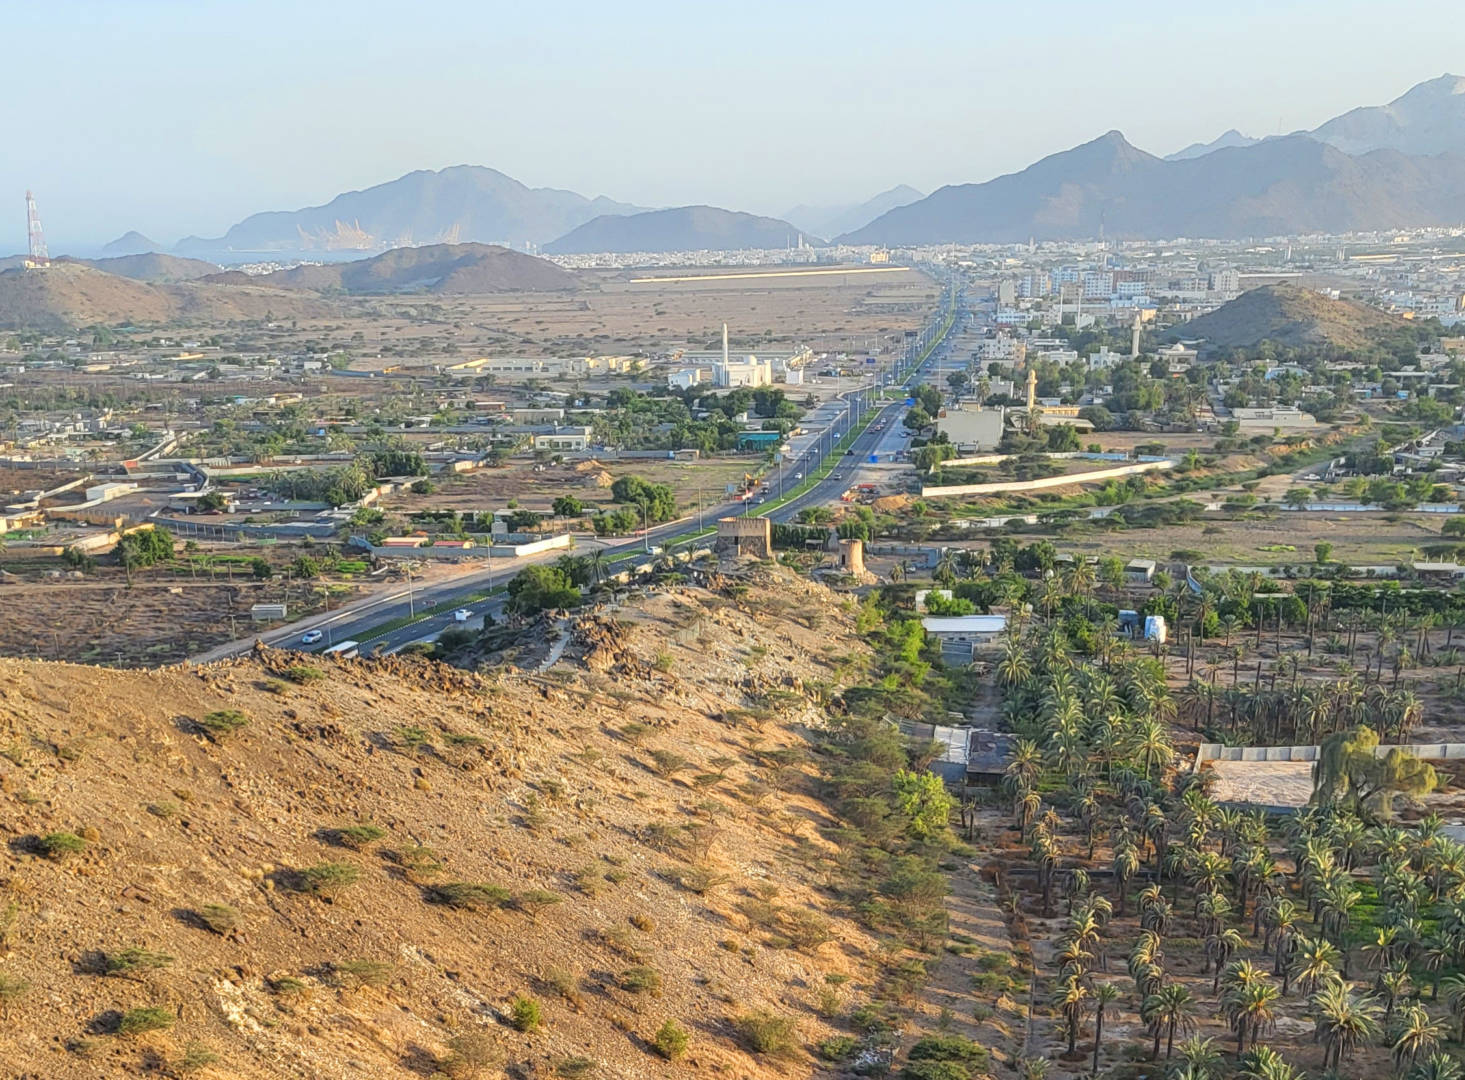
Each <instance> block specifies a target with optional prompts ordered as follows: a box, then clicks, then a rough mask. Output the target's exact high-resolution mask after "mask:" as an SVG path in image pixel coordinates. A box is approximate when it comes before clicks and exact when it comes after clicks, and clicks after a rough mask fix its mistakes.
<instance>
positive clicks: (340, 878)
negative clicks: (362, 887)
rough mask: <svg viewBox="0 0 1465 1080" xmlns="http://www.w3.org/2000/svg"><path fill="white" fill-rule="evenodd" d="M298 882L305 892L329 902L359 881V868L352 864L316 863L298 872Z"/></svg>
mask: <svg viewBox="0 0 1465 1080" xmlns="http://www.w3.org/2000/svg"><path fill="white" fill-rule="evenodd" d="M300 880H301V882H302V883H303V884H304V886H305V891H306V892H308V893H311V894H313V895H315V896H320V897H324V898H325V899H327V900H331V899H334V898H335V897H337V896H339V895H340V894H341V893H342V892H344V891H345V890H346V889H348V888H350V887H351V886H352V885H355V884H356V883H357V882H358V881H360V880H361V867H359V866H356V865H355V864H354V863H334V862H332V863H316V864H315V865H314V866H307V867H306V868H305V869H304V870H302V871H300Z"/></svg>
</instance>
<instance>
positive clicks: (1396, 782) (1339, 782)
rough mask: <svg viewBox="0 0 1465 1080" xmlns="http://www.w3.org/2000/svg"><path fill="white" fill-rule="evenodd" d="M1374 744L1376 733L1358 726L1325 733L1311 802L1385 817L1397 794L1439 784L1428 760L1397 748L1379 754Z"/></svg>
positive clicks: (1416, 792)
mask: <svg viewBox="0 0 1465 1080" xmlns="http://www.w3.org/2000/svg"><path fill="white" fill-rule="evenodd" d="M1378 745H1379V737H1378V734H1377V733H1376V732H1375V731H1374V730H1373V729H1372V728H1368V727H1363V726H1360V727H1356V728H1353V729H1351V730H1348V731H1339V732H1336V733H1334V734H1332V735H1329V736H1328V737H1327V738H1325V739H1324V740H1323V742H1322V746H1321V748H1320V749H1319V751H1318V759H1317V762H1316V763H1315V764H1314V765H1313V767H1312V783H1313V796H1312V798H1313V803H1314V804H1315V805H1317V806H1343V807H1350V808H1352V809H1353V810H1354V812H1356V813H1361V812H1374V813H1378V814H1381V815H1383V816H1388V814H1389V813H1390V812H1391V811H1392V809H1393V804H1394V800H1395V798H1396V797H1398V796H1400V795H1404V796H1409V797H1413V796H1418V795H1427V794H1428V793H1429V792H1431V791H1433V790H1434V789H1435V788H1436V787H1437V786H1438V785H1439V778H1438V777H1437V776H1436V775H1435V771H1434V767H1433V766H1432V765H1430V764H1429V763H1428V762H1424V761H1421V760H1420V759H1419V758H1416V757H1414V756H1413V755H1411V754H1407V753H1405V752H1404V751H1403V750H1400V749H1399V748H1398V747H1394V748H1392V749H1391V750H1389V752H1388V754H1387V755H1386V756H1384V757H1378V756H1377V755H1376V754H1375V753H1374V750H1375V748H1376V747H1377V746H1378Z"/></svg>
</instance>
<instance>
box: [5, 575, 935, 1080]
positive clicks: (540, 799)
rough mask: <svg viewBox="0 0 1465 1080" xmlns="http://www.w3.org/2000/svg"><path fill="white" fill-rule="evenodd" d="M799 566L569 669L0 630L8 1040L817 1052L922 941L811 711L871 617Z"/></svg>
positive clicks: (132, 1057) (749, 1069)
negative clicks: (185, 664) (876, 897)
mask: <svg viewBox="0 0 1465 1080" xmlns="http://www.w3.org/2000/svg"><path fill="white" fill-rule="evenodd" d="M770 573H778V574H779V580H778V581H776V582H775V581H764V582H760V583H759V585H758V587H757V589H756V590H755V593H756V595H759V596H761V597H762V598H763V599H762V600H761V601H760V602H759V603H758V605H757V606H756V607H753V608H750V607H749V606H747V604H746V603H745V602H744V601H743V600H742V599H740V596H741V595H743V593H742V592H741V591H740V590H737V589H734V590H731V591H722V592H712V591H702V590H691V589H683V590H676V591H672V592H662V593H660V594H658V595H656V596H653V597H651V598H649V599H648V600H646V601H645V603H644V604H643V605H642V606H640V607H639V608H634V607H633V608H623V609H621V610H620V611H619V612H618V613H617V616H616V618H615V619H614V620H612V619H608V618H605V617H603V616H593V615H592V616H587V617H586V618H584V619H582V620H580V621H578V622H576V623H574V624H572V625H568V626H567V631H568V632H570V633H572V634H573V637H572V640H571V643H570V647H569V648H568V649H567V650H566V651H565V653H564V657H563V659H562V660H561V661H560V662H559V664H558V665H557V666H556V667H554V668H553V669H551V670H550V671H549V672H548V674H546V675H543V676H541V675H535V674H532V673H531V672H532V670H533V668H532V667H531V668H526V669H524V670H519V669H514V668H505V667H502V666H498V667H495V668H492V669H490V670H486V671H485V672H484V673H482V674H473V673H469V672H467V671H463V670H460V669H457V668H449V667H445V666H442V665H439V664H436V663H433V662H430V661H427V660H420V659H395V658H394V659H385V660H353V661H336V662H332V661H327V660H320V659H317V658H311V657H302V656H300V655H298V654H293V653H287V652H277V651H270V650H264V649H260V650H257V651H256V653H255V654H254V655H252V656H250V657H247V658H242V659H239V660H237V661H231V662H227V663H224V664H221V665H215V666H210V667H207V668H201V669H190V668H166V669H160V670H155V671H147V672H123V671H114V670H100V669H91V668H85V667H80V666H74V665H67V664H52V663H40V662H24V661H4V662H0V727H3V732H0V747H3V757H0V792H3V799H4V802H5V805H6V809H7V814H6V825H7V832H8V835H9V841H10V844H9V849H8V852H7V853H6V855H5V856H4V867H3V870H0V913H3V915H4V935H5V943H6V950H5V956H4V959H3V960H0V999H3V1001H4V1003H5V1006H6V1013H7V1015H6V1021H5V1023H6V1036H5V1045H6V1059H7V1071H8V1072H10V1073H11V1074H12V1075H31V1076H46V1077H48V1078H52V1080H57V1078H62V1080H64V1078H72V1077H74V1078H78V1080H79V1078H82V1077H86V1078H94V1077H101V1076H107V1077H111V1076H123V1075H128V1076H132V1075H137V1074H138V1073H141V1072H147V1071H152V1070H157V1071H160V1072H164V1073H166V1074H167V1075H183V1074H185V1073H187V1072H189V1070H190V1069H191V1068H195V1067H196V1066H198V1065H199V1063H200V1062H208V1061H214V1064H212V1065H209V1066H207V1067H206V1068H204V1069H203V1071H204V1072H205V1073H206V1074H207V1075H210V1076H218V1077H224V1076H228V1077H239V1078H260V1080H263V1078H266V1077H268V1078H272V1080H273V1078H279V1077H301V1078H305V1077H309V1078H333V1077H342V1078H344V1077H353V1078H354V1077H362V1076H373V1077H397V1076H400V1077H410V1076H429V1075H438V1074H441V1075H445V1076H448V1077H470V1076H495V1077H497V1076H499V1075H501V1072H500V1070H501V1069H505V1070H508V1071H509V1072H510V1074H511V1075H519V1076H536V1077H549V1076H556V1075H558V1076H592V1075H593V1076H602V1077H622V1076H623V1077H630V1076H643V1077H644V1076H662V1075H666V1076H671V1075H697V1076H702V1075H726V1076H737V1077H761V1076H772V1075H789V1074H790V1072H792V1073H793V1074H794V1075H809V1074H810V1073H811V1072H812V1071H814V1070H815V1068H816V1066H815V1059H814V1057H813V1056H812V1050H813V1048H814V1047H815V1046H816V1045H817V1044H818V1043H819V1042H820V1041H821V1040H824V1039H826V1038H829V1037H830V1036H831V1035H832V1034H833V1028H832V1027H831V1024H832V1020H830V1019H826V1018H825V1017H833V1016H834V1015H836V1014H837V1013H841V1012H843V1011H844V1010H845V1009H847V1008H849V1007H850V1006H852V1005H854V1004H856V1003H857V1002H858V1001H860V1000H862V998H863V997H864V996H865V995H866V994H867V993H868V992H869V990H870V989H871V987H872V983H873V981H874V980H875V979H877V978H878V977H879V975H880V972H881V970H883V969H882V967H881V965H887V966H888V965H890V964H898V963H900V962H901V959H902V951H903V950H902V948H901V946H900V945H899V944H898V942H889V941H888V942H887V943H886V944H885V945H884V946H882V947H881V949H880V951H879V956H878V958H877V946H876V944H875V942H874V940H873V939H872V937H871V936H870V934H869V933H868V932H867V931H866V930H865V929H864V928H863V923H861V922H856V921H855V918H854V912H855V910H857V905H855V904H854V903H853V902H852V901H846V900H844V899H840V900H836V896H837V895H839V894H838V893H837V892H836V891H835V890H833V889H832V888H831V884H832V883H837V882H839V881H840V880H841V879H842V876H843V873H842V871H841V867H842V866H843V865H844V861H845V859H846V855H845V853H844V852H843V851H842V850H841V848H840V847H839V846H837V845H836V843H835V842H834V841H833V840H832V839H831V837H839V836H840V835H841V833H840V832H839V831H838V830H837V829H836V828H835V826H837V825H838V822H837V821H836V819H835V818H834V817H833V816H832V814H831V812H830V810H829V809H828V808H827V807H826V806H825V804H824V803H823V802H822V801H821V799H820V798H819V795H820V791H821V789H820V787H819V785H817V784H816V783H815V782H814V773H815V772H816V759H815V757H814V756H812V755H813V751H812V750H811V748H810V747H809V746H808V745H807V743H806V741H805V737H804V736H801V735H800V734H799V731H800V730H807V728H804V727H802V726H796V725H808V726H810V727H814V728H817V727H819V726H821V724H822V721H821V717H822V715H823V714H822V711H821V709H820V708H818V707H817V705H816V703H818V702H820V701H823V700H827V694H828V687H829V686H830V685H832V681H833V680H834V679H835V678H836V670H835V668H834V667H833V666H831V665H832V664H834V663H835V660H834V659H832V658H843V659H840V660H839V662H840V663H845V662H848V660H847V658H848V657H849V656H852V655H858V653H859V651H861V649H862V647H861V646H860V645H859V644H858V642H857V640H856V637H855V635H854V633H853V626H852V622H851V617H850V616H849V615H848V614H846V612H845V611H844V609H843V608H841V607H840V606H838V605H837V604H836V603H835V602H834V600H833V598H832V597H831V595H830V594H829V593H828V592H826V591H825V590H823V589H822V588H821V587H816V586H812V585H809V584H807V583H803V582H800V581H798V580H797V579H795V578H794V577H792V575H788V574H785V573H782V572H773V571H770ZM744 588H746V586H745V587H744ZM816 627H817V629H816ZM549 633H551V634H552V633H553V631H552V630H551V631H549ZM541 636H544V635H541ZM535 666H536V667H537V665H535ZM796 671H797V672H801V673H804V676H803V679H801V678H799V677H796V676H794V675H792V674H791V673H792V672H796ZM888 782H889V781H888V780H882V781H881V782H880V784H888ZM880 784H877V785H876V788H879V787H880ZM869 790H871V791H873V790H875V789H869ZM862 805H863V806H864V807H865V808H866V812H869V807H871V806H872V805H873V800H872V799H871V798H870V797H868V795H867V797H865V798H864V799H863V803H862ZM893 809H894V803H892V804H891V810H893ZM890 812H891V811H890V810H887V811H886V813H890ZM892 820H893V819H892ZM891 835H892V834H890V833H889V824H888V823H887V825H886V836H887V839H886V841H885V843H886V845H887V850H889V851H898V850H899V848H898V846H892V845H893V843H894V842H893V841H892V840H891V839H890V837H891ZM866 857H868V855H867V856H866ZM888 857H889V856H887V858H888ZM867 873H868V871H867ZM878 876H879V875H878V874H877V875H875V877H873V878H870V879H869V880H870V881H874V880H877V879H878ZM936 903H937V906H938V908H939V894H937V899H936ZM877 907H879V905H877ZM886 917H888V918H893V917H894V916H893V915H891V914H888V915H887V916H886ZM892 945H893V947H892ZM850 1041H851V1042H852V1041H853V1040H850ZM683 1044H684V1045H685V1049H684V1050H683Z"/></svg>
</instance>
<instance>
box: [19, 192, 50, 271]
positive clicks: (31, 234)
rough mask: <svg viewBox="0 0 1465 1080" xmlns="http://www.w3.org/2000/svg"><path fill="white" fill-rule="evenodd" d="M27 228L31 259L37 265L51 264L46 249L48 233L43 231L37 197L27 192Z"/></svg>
mask: <svg viewBox="0 0 1465 1080" xmlns="http://www.w3.org/2000/svg"><path fill="white" fill-rule="evenodd" d="M25 229H26V236H27V238H28V239H29V241H30V261H31V263H32V264H33V265H35V266H49V265H50V264H51V255H50V253H49V252H48V251H47V250H46V234H45V233H43V232H41V215H40V213H39V212H38V211H37V210H36V197H35V196H34V195H33V194H31V193H30V192H29V191H27V192H26V193H25Z"/></svg>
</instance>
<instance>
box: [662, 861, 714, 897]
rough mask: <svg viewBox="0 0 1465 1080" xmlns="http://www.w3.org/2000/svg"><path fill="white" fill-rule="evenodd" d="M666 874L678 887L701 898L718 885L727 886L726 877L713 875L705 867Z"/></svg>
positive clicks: (672, 871) (695, 867)
mask: <svg viewBox="0 0 1465 1080" xmlns="http://www.w3.org/2000/svg"><path fill="white" fill-rule="evenodd" d="M668 873H669V874H670V876H671V879H672V881H673V882H675V883H676V884H677V885H680V886H681V887H682V888H684V889H686V890H687V891H688V892H690V893H696V894H697V895H698V896H702V895H704V894H706V893H709V892H711V891H712V890H713V889H715V888H717V887H718V886H719V885H726V884H727V875H726V874H718V873H714V872H713V871H711V870H708V869H707V868H706V867H702V866H693V867H689V868H687V869H686V870H675V869H674V870H670V871H668Z"/></svg>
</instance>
